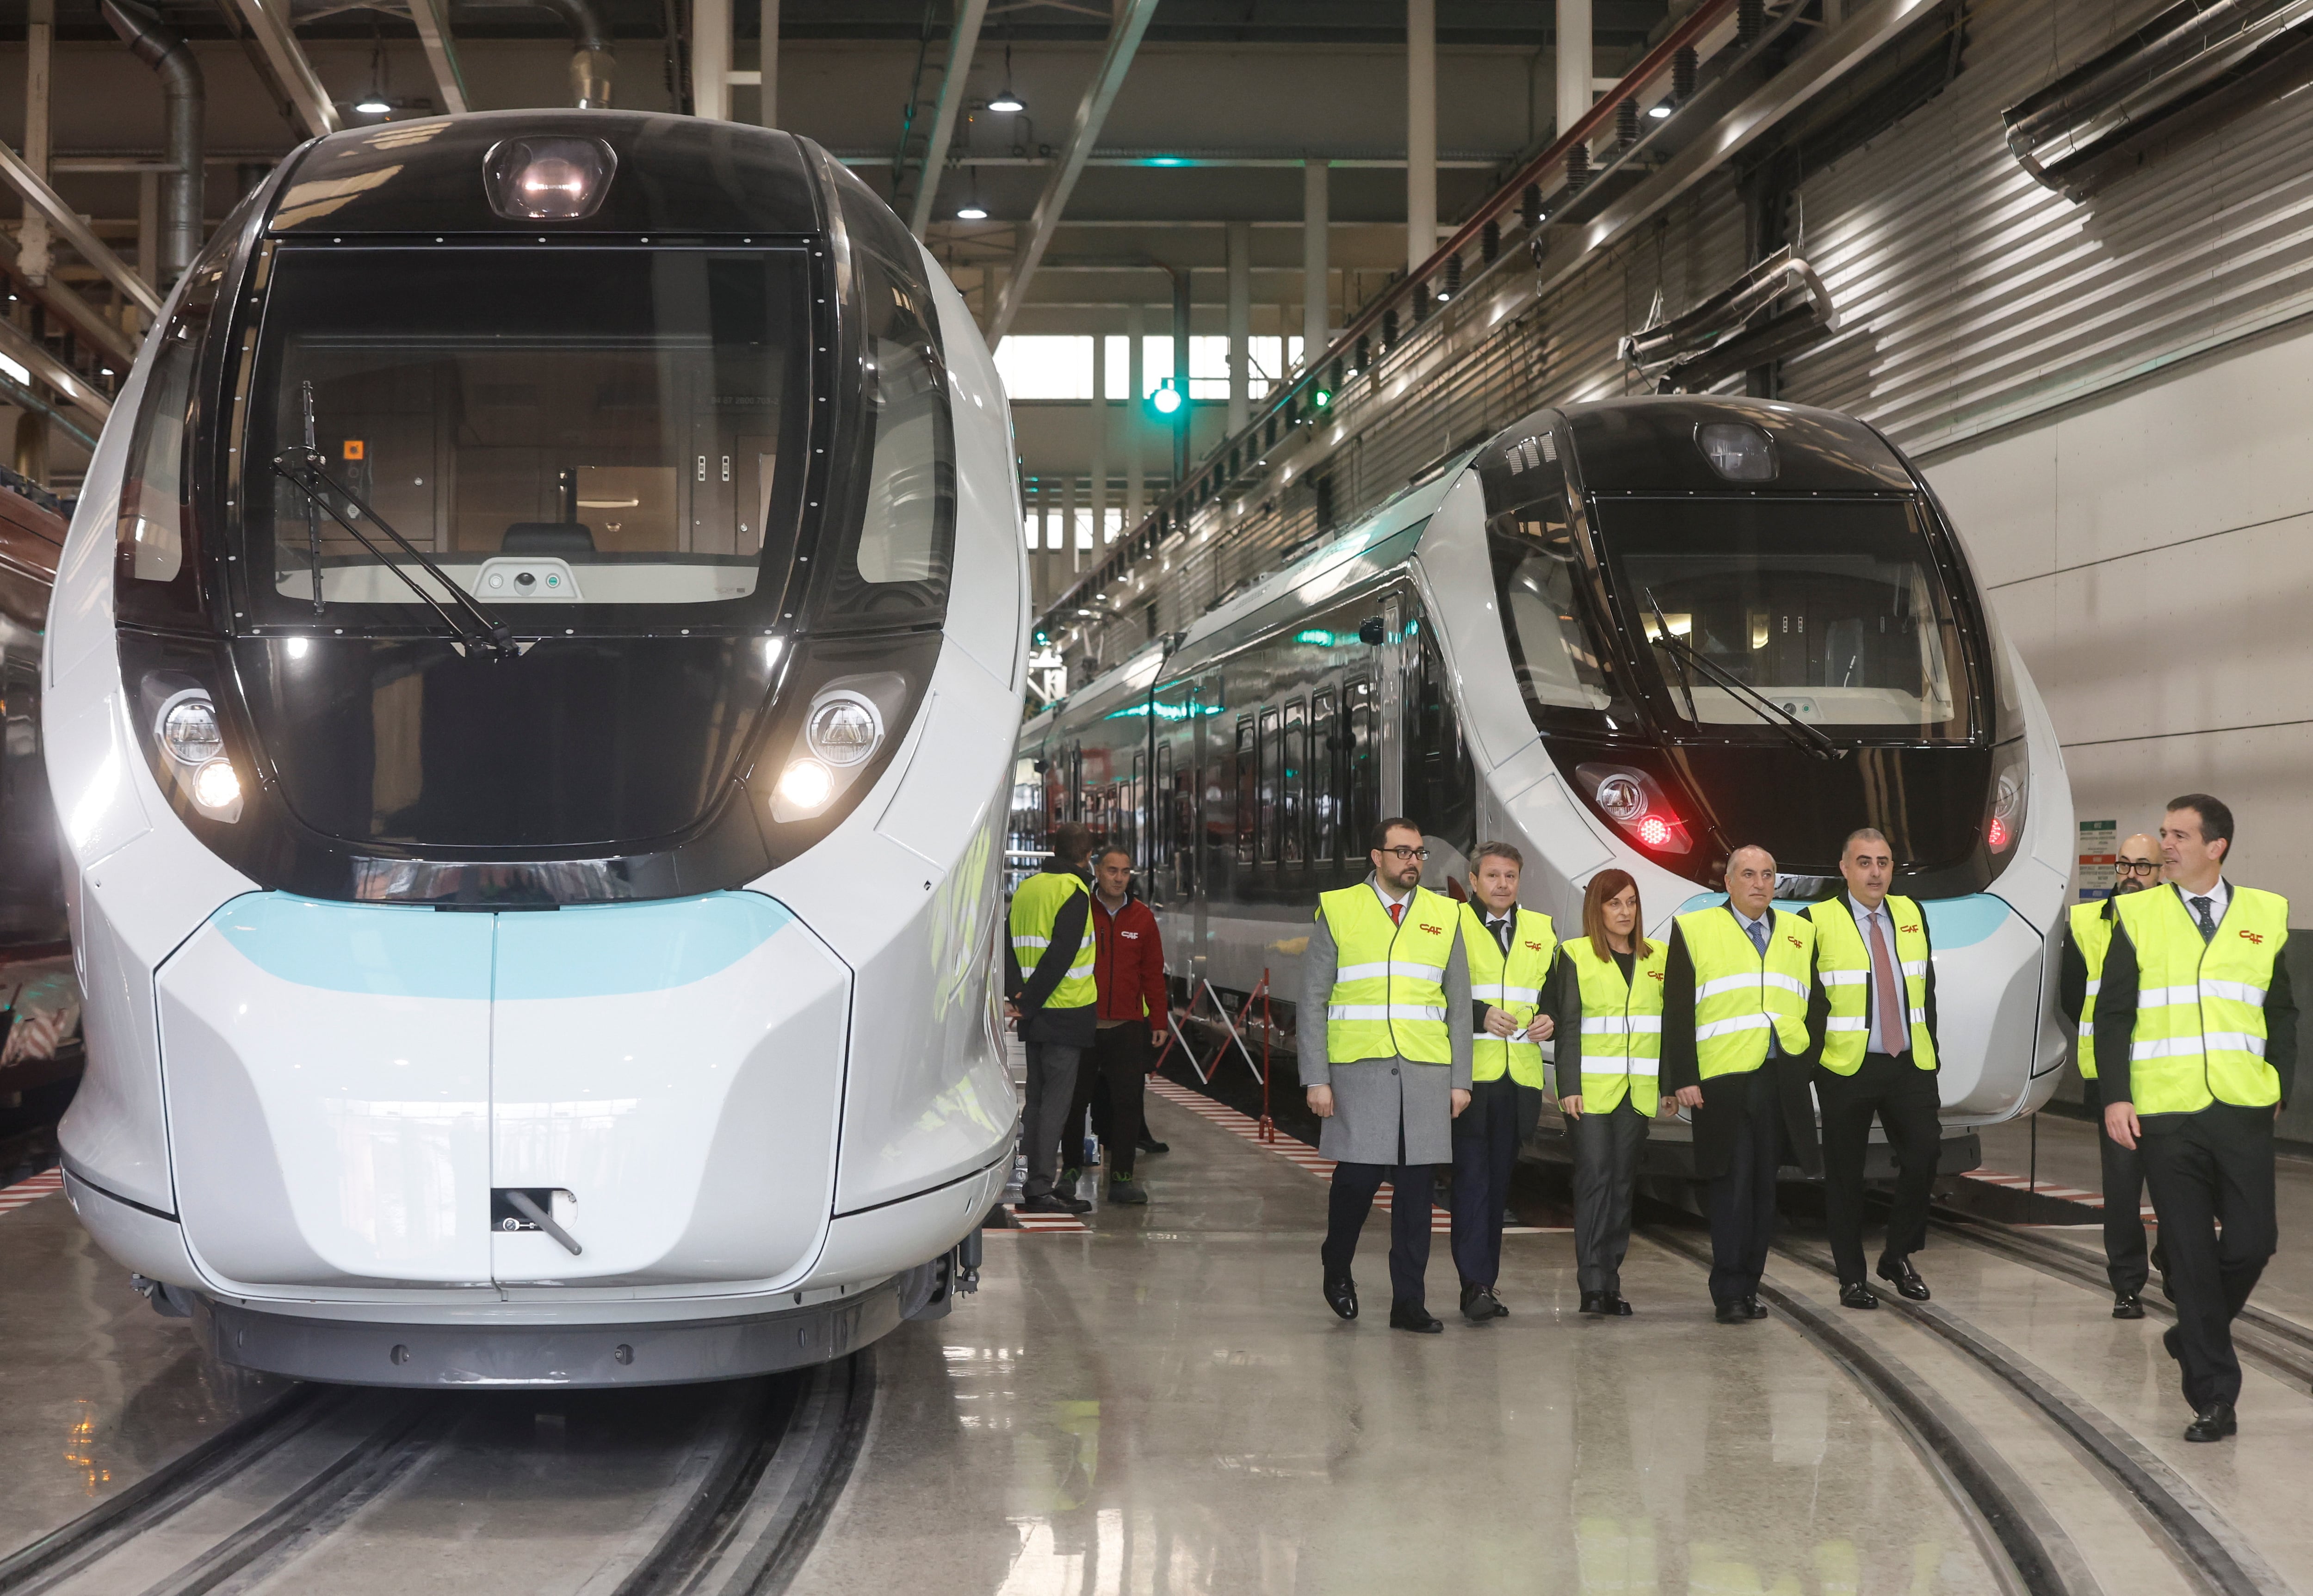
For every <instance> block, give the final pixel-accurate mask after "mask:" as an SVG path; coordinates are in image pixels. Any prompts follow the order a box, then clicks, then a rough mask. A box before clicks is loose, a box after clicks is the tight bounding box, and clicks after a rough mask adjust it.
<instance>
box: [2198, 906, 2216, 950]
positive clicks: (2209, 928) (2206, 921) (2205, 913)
mask: <svg viewBox="0 0 2313 1596" xmlns="http://www.w3.org/2000/svg"><path fill="white" fill-rule="evenodd" d="M2193 912H2194V914H2196V915H2198V916H2201V940H2202V941H2203V942H2204V943H2205V942H2213V941H2215V940H2216V935H2217V923H2216V922H2215V921H2214V920H2212V919H2211V918H2209V900H2208V899H2205V898H2195V899H2193Z"/></svg>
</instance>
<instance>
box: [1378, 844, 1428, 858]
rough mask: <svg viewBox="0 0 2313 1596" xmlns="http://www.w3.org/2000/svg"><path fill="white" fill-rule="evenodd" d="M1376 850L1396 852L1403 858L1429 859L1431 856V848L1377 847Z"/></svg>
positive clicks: (1380, 852) (1389, 852)
mask: <svg viewBox="0 0 2313 1596" xmlns="http://www.w3.org/2000/svg"><path fill="white" fill-rule="evenodd" d="M1374 852H1375V853H1376V854H1395V855H1397V856H1398V857H1399V858H1401V859H1427V858H1428V857H1429V849H1428V848H1407V847H1396V848H1376V849H1375V850H1374Z"/></svg>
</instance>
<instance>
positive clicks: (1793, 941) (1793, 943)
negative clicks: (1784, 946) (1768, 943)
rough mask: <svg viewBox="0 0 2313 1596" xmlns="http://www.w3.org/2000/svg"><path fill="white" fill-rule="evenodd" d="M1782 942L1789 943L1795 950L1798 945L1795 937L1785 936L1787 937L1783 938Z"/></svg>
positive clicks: (1797, 939)
mask: <svg viewBox="0 0 2313 1596" xmlns="http://www.w3.org/2000/svg"><path fill="white" fill-rule="evenodd" d="M1783 940H1784V941H1785V942H1787V943H1790V944H1791V946H1793V947H1795V948H1796V947H1798V946H1799V938H1798V937H1796V936H1789V935H1787V936H1785V937H1784V938H1783Z"/></svg>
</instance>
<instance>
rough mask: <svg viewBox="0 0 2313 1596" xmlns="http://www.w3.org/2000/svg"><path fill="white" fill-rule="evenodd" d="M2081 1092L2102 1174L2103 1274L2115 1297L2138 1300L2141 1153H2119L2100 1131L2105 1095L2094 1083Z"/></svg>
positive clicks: (2144, 1267)
mask: <svg viewBox="0 0 2313 1596" xmlns="http://www.w3.org/2000/svg"><path fill="white" fill-rule="evenodd" d="M2080 1085H2081V1092H2082V1096H2083V1098H2084V1099H2085V1100H2086V1101H2087V1104H2088V1107H2089V1109H2090V1110H2091V1111H2093V1112H2095V1114H2096V1117H2097V1162H2098V1163H2099V1164H2100V1165H2102V1166H2103V1171H2104V1272H2105V1278H2106V1279H2107V1280H2109V1281H2111V1282H2112V1294H2113V1295H2114V1296H2115V1297H2133V1296H2141V1295H2142V1294H2143V1291H2144V1283H2145V1281H2146V1280H2147V1279H2148V1278H2149V1277H2150V1274H2151V1268H2150V1264H2149V1263H2148V1262H2147V1260H2146V1258H2145V1245H2144V1153H2143V1150H2142V1148H2140V1147H2124V1146H2122V1145H2121V1144H2119V1143H2118V1142H2115V1141H2114V1140H2113V1139H2112V1138H2111V1137H2110V1136H2106V1135H2105V1130H2104V1113H2103V1109H2104V1094H2103V1093H2102V1092H2099V1091H2098V1089H2097V1083H2095V1082H2094V1081H2083V1082H2082V1083H2080Z"/></svg>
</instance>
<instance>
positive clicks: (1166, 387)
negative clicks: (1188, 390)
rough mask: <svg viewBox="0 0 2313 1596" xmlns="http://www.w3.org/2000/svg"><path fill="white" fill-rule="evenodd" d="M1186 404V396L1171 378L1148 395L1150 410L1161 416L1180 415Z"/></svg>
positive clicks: (1166, 379) (1159, 384)
mask: <svg viewBox="0 0 2313 1596" xmlns="http://www.w3.org/2000/svg"><path fill="white" fill-rule="evenodd" d="M1184 402H1185V399H1184V396H1183V394H1182V392H1181V390H1180V389H1179V387H1178V386H1176V385H1175V384H1174V381H1173V379H1172V378H1170V377H1167V378H1165V380H1164V381H1162V382H1160V383H1158V384H1157V385H1156V388H1155V389H1154V390H1151V391H1150V393H1149V395H1148V408H1149V409H1150V410H1151V411H1153V412H1154V413H1156V415H1159V416H1177V415H1179V414H1180V411H1181V406H1182V405H1183V403H1184Z"/></svg>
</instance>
